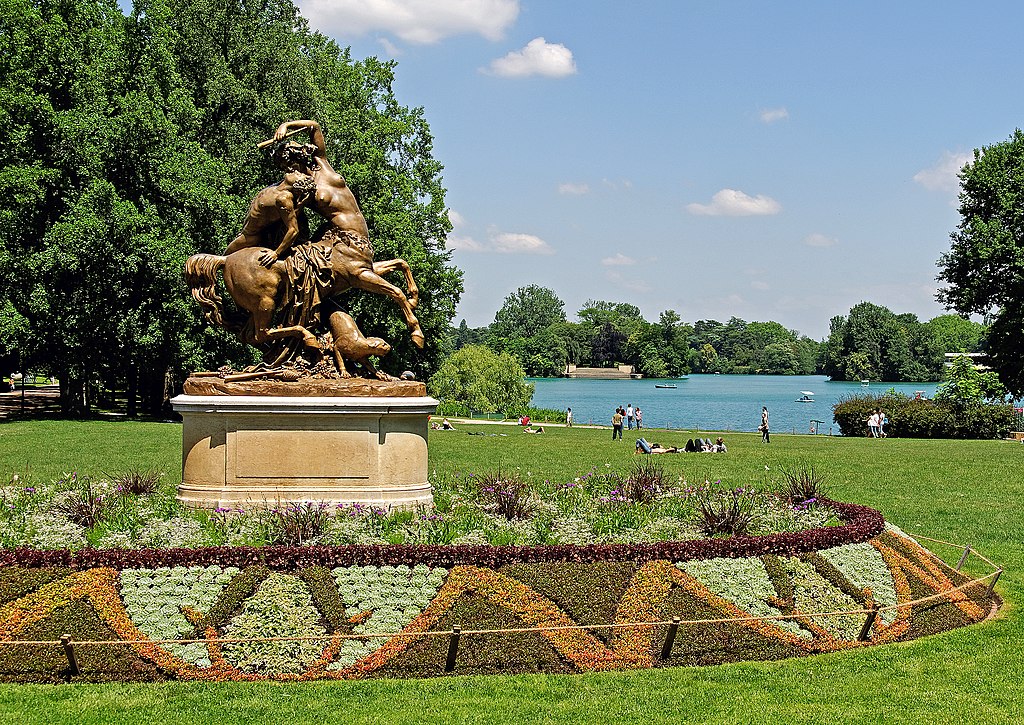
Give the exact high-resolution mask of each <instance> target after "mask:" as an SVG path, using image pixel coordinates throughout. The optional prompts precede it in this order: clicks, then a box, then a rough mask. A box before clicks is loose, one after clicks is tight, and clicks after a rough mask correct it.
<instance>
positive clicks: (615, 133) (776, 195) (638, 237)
mask: <svg viewBox="0 0 1024 725" xmlns="http://www.w3.org/2000/svg"><path fill="white" fill-rule="evenodd" d="M297 4H298V5H299V6H300V7H301V8H302V10H303V13H304V15H305V16H306V17H307V18H308V19H309V21H310V24H311V26H312V27H314V28H316V29H319V30H321V31H322V32H324V33H325V34H327V35H329V36H331V37H334V38H336V39H337V40H338V41H339V42H340V43H341V44H343V45H349V46H351V48H352V51H353V54H354V55H355V56H356V57H365V56H368V55H376V56H378V57H390V58H394V59H395V60H397V61H398V67H397V82H396V84H395V90H396V94H397V96H398V98H399V100H400V101H401V102H402V103H403V104H404V105H409V106H422V107H423V108H424V109H425V112H426V117H427V120H428V121H429V123H430V126H431V129H432V131H433V133H434V136H435V141H436V144H435V155H436V157H437V158H438V159H439V160H440V161H441V162H442V163H443V164H444V165H445V171H444V183H445V186H446V188H447V189H448V195H447V203H448V205H449V207H450V209H451V214H452V218H453V220H454V221H455V222H456V228H455V231H454V232H453V234H452V237H451V238H450V240H449V245H450V246H451V247H452V248H453V249H454V250H455V251H454V254H453V260H454V262H455V263H456V264H457V265H458V266H459V267H461V268H462V269H463V270H464V271H465V282H466V292H465V294H464V296H463V298H462V302H461V304H460V306H459V312H458V315H457V317H456V320H455V321H456V323H457V322H458V321H459V320H460V319H462V318H465V319H466V320H467V321H468V323H469V324H470V325H472V326H480V325H484V324H487V323H489V322H490V321H491V320H492V319H493V316H494V313H495V311H496V310H497V309H498V307H499V306H500V305H501V302H502V300H503V299H504V297H505V296H506V295H507V294H508V293H509V292H511V291H514V290H515V289H516V288H518V287H520V286H523V285H528V284H539V285H543V286H546V287H550V288H552V289H554V290H555V291H556V292H557V293H558V294H559V296H560V297H561V298H562V299H563V300H565V303H566V309H567V311H568V312H569V313H570V317H573V313H574V312H575V310H577V309H578V308H579V307H580V306H581V304H582V303H583V302H584V301H585V300H587V299H588V298H596V299H605V300H610V301H617V302H630V303H632V304H635V305H637V306H638V307H640V308H641V310H642V311H643V313H644V316H645V317H646V318H647V319H649V320H656V319H657V317H658V314H659V313H660V312H661V311H662V310H665V309H674V310H676V311H677V312H678V313H679V314H680V315H681V316H682V317H683V319H684V320H687V321H690V322H692V321H694V320H697V319H711V318H713V319H718V320H720V321H725V320H727V319H728V318H729V317H731V316H734V315H735V316H737V317H741V318H743V319H745V320H748V321H750V320H776V321H779V322H781V323H783V324H784V325H786V326H787V327H789V328H793V329H796V330H799V331H800V332H801V333H803V334H806V335H809V336H811V337H814V338H816V339H820V338H822V337H823V336H825V335H826V334H827V332H828V323H829V319H830V318H831V317H832V316H833V315H837V314H846V313H847V312H848V310H849V309H850V307H851V306H853V305H854V304H856V303H858V302H860V301H862V300H867V301H871V302H875V303H877V304H882V305H886V306H888V307H890V308H891V309H893V310H894V311H895V312H913V313H915V314H917V315H919V316H920V317H921V318H922V319H928V318H930V317H933V316H935V315H938V314H942V313H943V310H942V308H941V307H940V306H939V305H938V304H936V303H935V302H934V292H935V289H936V284H937V283H936V282H935V275H936V266H935V262H936V260H937V259H938V257H939V255H940V254H942V253H943V252H944V251H945V250H946V249H948V239H949V233H950V231H952V230H953V229H954V227H955V226H956V224H957V222H958V220H959V216H958V214H957V213H956V194H957V184H956V171H957V169H958V168H959V166H960V165H961V164H962V163H963V162H964V161H965V160H967V159H968V158H969V155H970V154H971V153H972V151H973V149H974V148H976V147H980V146H982V145H988V144H991V143H995V142H998V141H1002V140H1004V139H1006V138H1008V137H1009V136H1010V134H1011V133H1012V132H1013V130H1014V128H1016V127H1017V126H1020V125H1021V124H1022V118H1024V94H1022V93H1021V92H1020V85H1021V80H1022V76H1024V73H1022V71H1024V54H1022V53H1021V52H1020V44H1019V32H1020V28H1021V27H1022V26H1024V22H1022V21H1024V4H1021V3H1017V2H987V3H968V2H944V1H942V0H930V1H929V2H913V1H905V2H899V3H893V2H867V1H862V2H856V3H833V2H820V1H814V2H811V1H807V2H785V1H780V0H775V1H773V2H753V1H751V2H738V1H736V2H730V1H728V0H718V1H715V2H712V1H710V0H707V1H704V2H691V1H689V0H674V1H673V0H635V1H634V2H629V3H626V2H621V1H616V2H611V1H605V0H588V1H587V2H583V1H582V0H580V1H577V2H569V1H563V0H297ZM337 162H338V163H336V165H337V166H339V167H341V168H343V166H344V160H343V159H338V160H337Z"/></svg>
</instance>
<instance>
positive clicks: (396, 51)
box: [377, 38, 402, 58]
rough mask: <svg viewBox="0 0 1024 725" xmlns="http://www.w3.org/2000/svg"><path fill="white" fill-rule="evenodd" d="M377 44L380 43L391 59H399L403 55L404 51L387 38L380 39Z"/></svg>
mask: <svg viewBox="0 0 1024 725" xmlns="http://www.w3.org/2000/svg"><path fill="white" fill-rule="evenodd" d="M377 42H378V43H380V46H381V47H382V48H383V49H384V52H385V53H387V55H388V57H389V58H397V57H398V56H400V55H401V54H402V49H401V48H399V47H398V46H397V45H395V44H394V43H392V42H391V41H390V40H388V39H387V38H379V39H378V40H377Z"/></svg>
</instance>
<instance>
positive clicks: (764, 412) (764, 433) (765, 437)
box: [758, 405, 772, 443]
mask: <svg viewBox="0 0 1024 725" xmlns="http://www.w3.org/2000/svg"><path fill="white" fill-rule="evenodd" d="M758 430H759V431H761V442H762V443H771V442H772V439H771V436H770V435H769V434H768V430H769V429H768V408H767V407H765V406H763V405H762V406H761V426H760V427H759V428H758Z"/></svg>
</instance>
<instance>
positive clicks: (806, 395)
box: [796, 390, 814, 403]
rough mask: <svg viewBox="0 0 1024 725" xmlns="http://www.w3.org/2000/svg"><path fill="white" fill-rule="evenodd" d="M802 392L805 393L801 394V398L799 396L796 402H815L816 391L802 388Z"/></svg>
mask: <svg viewBox="0 0 1024 725" xmlns="http://www.w3.org/2000/svg"><path fill="white" fill-rule="evenodd" d="M800 392H801V393H803V395H802V396H800V397H799V398H797V399H796V402H798V403H813V402H814V393H813V392H811V391H810V390H801V391H800Z"/></svg>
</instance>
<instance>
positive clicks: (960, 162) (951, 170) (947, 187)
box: [914, 151, 974, 191]
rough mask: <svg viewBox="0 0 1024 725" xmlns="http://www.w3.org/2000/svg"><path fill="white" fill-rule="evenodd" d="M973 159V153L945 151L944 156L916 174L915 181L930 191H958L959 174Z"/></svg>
mask: <svg viewBox="0 0 1024 725" xmlns="http://www.w3.org/2000/svg"><path fill="white" fill-rule="evenodd" d="M973 160H974V157H973V156H972V155H971V154H965V153H958V154H954V153H952V152H950V151H943V152H942V158H940V159H939V160H938V161H936V162H935V163H934V164H932V165H931V166H930V167H928V168H927V169H921V170H920V171H918V172H917V173H916V174H914V181H916V182H917V183H918V184H920V185H921V186H923V187H924V188H926V189H928V190H929V191H956V190H957V189H959V188H960V179H959V178H957V174H959V173H960V169H962V168H963V167H964V164H966V163H967V162H969V161H973Z"/></svg>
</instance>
